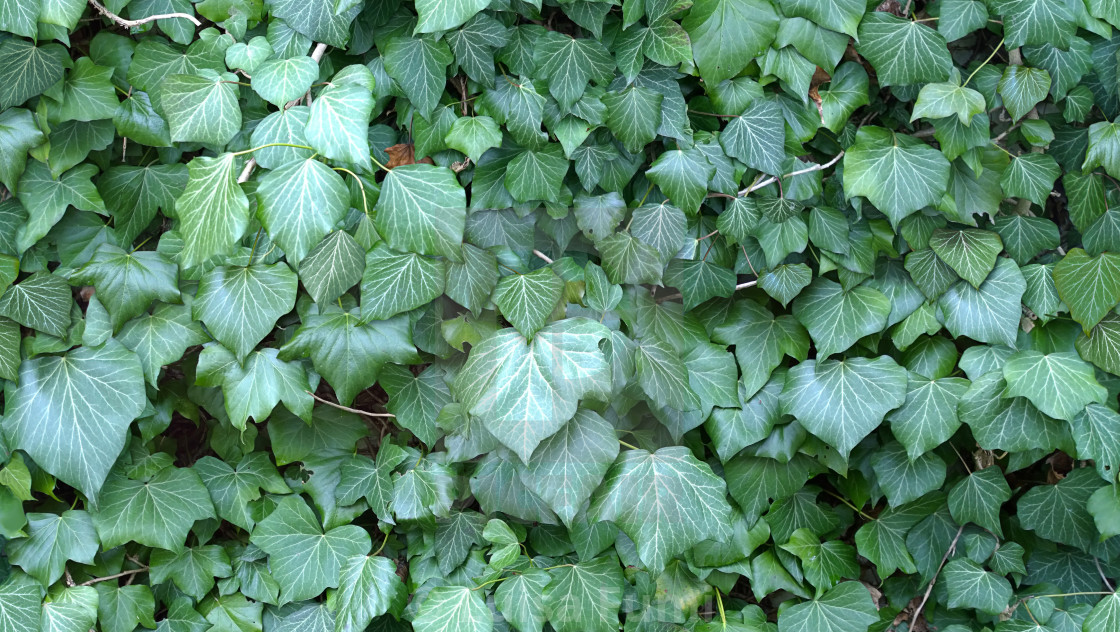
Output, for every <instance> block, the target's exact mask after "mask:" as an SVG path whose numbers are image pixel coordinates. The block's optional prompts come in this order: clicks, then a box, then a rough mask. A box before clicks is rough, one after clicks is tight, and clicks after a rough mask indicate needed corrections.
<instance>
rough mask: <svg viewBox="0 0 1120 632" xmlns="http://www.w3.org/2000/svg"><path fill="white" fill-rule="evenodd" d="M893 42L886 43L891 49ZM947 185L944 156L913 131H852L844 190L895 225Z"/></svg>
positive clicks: (934, 198) (935, 197) (935, 199)
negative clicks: (904, 132)
mask: <svg viewBox="0 0 1120 632" xmlns="http://www.w3.org/2000/svg"><path fill="white" fill-rule="evenodd" d="M866 23H867V22H866V20H865V21H864V24H866ZM907 24H909V22H908V23H907ZM915 27H917V25H915ZM917 28H927V27H924V26H923V27H917ZM895 45H897V44H896V43H894V44H891V46H892V50H893V46H895ZM893 54H894V53H893V52H892V55H893ZM948 184H949V161H948V160H946V159H945V156H943V155H942V154H941V152H939V151H937V150H936V149H934V148H932V147H930V146H928V145H926V144H925V143H923V142H922V141H920V140H918V139H916V138H914V137H912V136H906V135H905V134H897V133H895V132H891V131H889V130H885V129H882V128H878V127H870V126H869V127H863V128H860V130H859V132H858V133H857V134H856V144H855V145H853V146H852V147H851V148H850V149H849V150H848V152H847V153H846V154H844V192H845V195H847V196H849V197H852V196H856V195H862V196H864V197H866V198H867V199H868V200H870V201H871V203H872V204H874V205H875V207H876V208H878V209H879V210H881V211H883V213H885V214H886V215H887V217H889V218H890V219H891V222H893V223H894V224H895V225H897V224H898V223H899V222H901V221H902V220H903V219H904V218H905V217H907V216H908V215H910V214H912V213H914V212H915V211H918V210H919V209H921V208H922V207H925V206H929V205H933V204H936V203H937V202H938V201H939V200H940V199H941V196H942V195H944V194H945V191H946V189H947V187H948Z"/></svg>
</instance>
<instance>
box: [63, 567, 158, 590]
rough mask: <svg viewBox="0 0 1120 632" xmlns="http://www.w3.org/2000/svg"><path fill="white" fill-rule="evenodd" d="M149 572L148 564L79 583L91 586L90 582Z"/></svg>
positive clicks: (94, 582)
mask: <svg viewBox="0 0 1120 632" xmlns="http://www.w3.org/2000/svg"><path fill="white" fill-rule="evenodd" d="M147 572H148V567H147V566H145V567H143V568H134V569H132V570H130V571H121V572H119V573H117V574H115V575H107V576H105V577H94V578H93V579H91V580H89V581H84V582H82V583H80V584H78V585H79V586H89V585H90V584H96V583H98V582H107V581H109V580H111V579H120V578H121V577H131V576H133V575H137V574H139V573H147Z"/></svg>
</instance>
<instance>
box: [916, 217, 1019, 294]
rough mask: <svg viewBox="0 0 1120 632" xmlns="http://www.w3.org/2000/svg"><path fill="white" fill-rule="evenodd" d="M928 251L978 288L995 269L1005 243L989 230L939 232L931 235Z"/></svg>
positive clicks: (946, 229) (939, 229) (970, 229)
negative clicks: (932, 252)
mask: <svg viewBox="0 0 1120 632" xmlns="http://www.w3.org/2000/svg"><path fill="white" fill-rule="evenodd" d="M929 247H930V248H931V249H932V250H933V251H934V252H935V253H937V256H938V258H940V259H941V260H942V261H944V262H945V263H946V264H948V266H949V267H950V268H952V269H953V271H954V272H956V273H957V274H958V275H960V277H961V278H962V279H964V280H966V281H968V282H969V283H971V284H972V287H975V288H979V287H980V284H982V283H983V282H984V280H985V279H987V278H988V275H989V274H990V273H991V271H992V269H993V268H995V266H996V259H997V258H998V257H999V253H1000V252H1002V251H1003V242H1002V241H1001V240H1000V238H999V235H998V234H997V233H993V232H991V231H988V230H979V229H976V228H965V229H961V230H954V229H950V228H938V229H937V230H935V231H933V234H932V235H930V238H929Z"/></svg>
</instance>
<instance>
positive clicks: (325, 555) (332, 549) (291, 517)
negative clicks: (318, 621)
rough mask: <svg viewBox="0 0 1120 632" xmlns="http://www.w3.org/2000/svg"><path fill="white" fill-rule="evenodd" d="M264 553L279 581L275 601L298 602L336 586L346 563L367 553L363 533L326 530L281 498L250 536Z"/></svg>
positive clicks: (303, 506) (301, 506)
mask: <svg viewBox="0 0 1120 632" xmlns="http://www.w3.org/2000/svg"><path fill="white" fill-rule="evenodd" d="M250 541H251V542H252V543H253V544H256V545H257V546H259V547H260V548H261V550H263V551H264V552H265V553H268V557H269V566H270V567H271V570H272V576H273V577H275V578H276V581H277V582H279V583H280V601H281V603H286V602H289V601H300V600H302V599H310V598H312V597H315V596H318V595H319V593H321V592H323V591H324V590H325V589H327V588H334V587H337V586H338V585H339V577H340V572H341V569H342V566H343V564H344V563H345V562H346V560H347V559H349V558H352V557H355V556H359V555H366V554H367V553H369V550H370V546H371V542H370V538H369V534H368V533H367V532H366V531H365V530H364V529H362V528H361V527H358V526H356V525H343V526H340V527H335V528H334V529H330V530H328V531H325V532H324V530H323V528H322V527H321V526H319V521H318V520H317V519H316V518H315V514H314V513H312V512H311V508H310V507H308V506H307V503H305V502H304V501H303V499H301V498H299V497H298V496H287V497H285V498H283V499H282V500H280V501H279V502H278V503H277V506H276V509H275V510H273V512H272V513H271V514H269V516H268V517H267V518H265V519H264V520H261V521H260V522H258V523H257V526H256V527H255V528H254V529H253V535H252V537H251V538H250Z"/></svg>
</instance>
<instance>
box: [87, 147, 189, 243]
mask: <svg viewBox="0 0 1120 632" xmlns="http://www.w3.org/2000/svg"><path fill="white" fill-rule="evenodd" d="M141 142H143V141H141ZM169 144H170V143H169ZM188 180H189V176H188V169H187V166H186V165H183V164H174V165H150V166H148V167H130V166H126V165H118V166H115V167H110V168H109V169H108V170H107V171H105V172H104V173H103V174H102V175H101V177H100V178H98V180H97V190H98V191H99V192H100V194H101V197H102V199H103V200H104V201H105V208H106V210H107V211H108V212H109V215H111V216H112V217H113V227H114V229H115V230H116V231H117V237H118V238H119V239H120V243H122V244H126V243H132V241H133V240H134V239H136V237H137V236H138V235H139V234H140V233H142V232H143V231H144V229H146V228H147V227H148V225H149V224H151V223H152V220H153V219H155V217H156V213H157V212H158V211H159V210H160V209H162V210H163V212H164V213H168V214H170V213H172V212H174V210H175V200H176V198H178V197H179V196H180V195H182V194H183V190H184V189H185V188H186V186H187V182H188Z"/></svg>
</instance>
